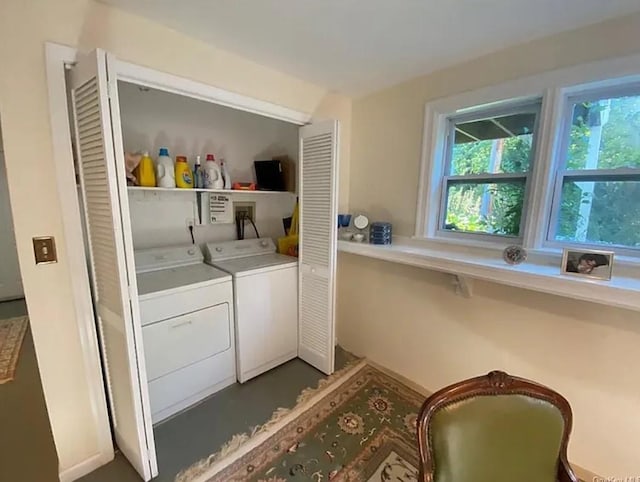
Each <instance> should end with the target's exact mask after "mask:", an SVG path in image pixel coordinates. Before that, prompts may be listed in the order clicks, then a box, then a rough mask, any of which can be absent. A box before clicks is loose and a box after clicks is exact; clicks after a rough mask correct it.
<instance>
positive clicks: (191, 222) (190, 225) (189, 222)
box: [184, 218, 195, 231]
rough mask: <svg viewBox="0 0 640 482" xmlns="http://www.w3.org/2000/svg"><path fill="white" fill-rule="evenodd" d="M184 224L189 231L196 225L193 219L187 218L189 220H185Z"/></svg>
mask: <svg viewBox="0 0 640 482" xmlns="http://www.w3.org/2000/svg"><path fill="white" fill-rule="evenodd" d="M184 222H185V226H186V227H187V231H188V230H189V229H191V228H192V227H193V225H194V224H195V222H194V220H193V218H187V219H185V221H184Z"/></svg>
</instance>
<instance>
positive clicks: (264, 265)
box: [205, 238, 298, 383]
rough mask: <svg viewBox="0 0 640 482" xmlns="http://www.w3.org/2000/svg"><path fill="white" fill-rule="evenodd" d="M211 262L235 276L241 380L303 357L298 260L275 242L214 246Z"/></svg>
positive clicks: (249, 241) (208, 255) (210, 250)
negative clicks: (300, 351) (300, 349)
mask: <svg viewBox="0 0 640 482" xmlns="http://www.w3.org/2000/svg"><path fill="white" fill-rule="evenodd" d="M205 256H206V259H207V263H210V264H211V265H213V266H215V267H217V268H220V269H221V270H224V271H226V272H227V273H230V274H231V275H232V276H233V287H234V298H235V303H234V307H235V326H236V364H237V374H238V381H239V382H240V383H244V382H246V381H247V380H249V379H251V378H253V377H255V376H257V375H260V374H261V373H264V372H266V371H267V370H270V369H272V368H274V367H276V366H278V365H281V364H282V363H284V362H286V361H289V360H291V359H292V358H295V357H297V356H298V259H297V258H293V257H291V256H285V255H282V254H277V253H276V246H275V244H274V242H273V240H272V239H270V238H260V239H245V240H240V241H228V242H222V243H209V244H207V248H206V249H205Z"/></svg>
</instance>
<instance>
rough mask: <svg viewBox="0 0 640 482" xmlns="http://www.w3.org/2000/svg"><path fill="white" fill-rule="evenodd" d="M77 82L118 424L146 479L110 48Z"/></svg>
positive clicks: (150, 449)
mask: <svg viewBox="0 0 640 482" xmlns="http://www.w3.org/2000/svg"><path fill="white" fill-rule="evenodd" d="M71 87H72V88H71V96H72V102H71V103H72V108H73V116H74V128H75V129H74V130H75V138H76V151H77V162H78V171H79V174H80V182H81V186H82V196H83V201H84V207H85V217H86V225H87V235H88V238H89V239H88V241H89V242H88V244H89V250H90V257H91V269H92V283H93V294H94V307H95V312H96V316H97V318H98V327H99V332H100V336H101V342H102V343H101V344H102V350H103V363H104V367H105V373H106V378H107V380H106V381H107V389H108V394H109V408H110V411H111V418H112V425H113V430H114V433H115V439H116V443H117V444H118V447H119V448H120V450H121V451H122V453H123V454H124V455H125V456H126V458H127V459H128V460H129V462H131V464H132V465H133V466H134V467H135V469H136V470H137V471H138V473H139V474H140V475H141V476H142V478H143V479H144V480H145V481H146V480H150V479H151V478H152V477H155V476H156V475H157V474H158V466H157V462H156V455H155V444H154V441H153V427H152V423H151V409H150V405H149V396H148V390H147V380H146V370H145V365H144V356H143V353H142V331H141V325H140V320H139V309H138V305H137V294H136V293H137V287H136V280H135V267H134V265H133V245H132V241H131V231H130V225H129V219H128V204H126V203H128V200H127V197H126V185H125V184H126V181H125V175H124V162H123V159H118V160H116V152H118V149H120V150H121V139H120V137H119V136H120V124H119V109H118V105H117V84H116V81H115V79H111V85H109V79H108V72H107V55H106V54H105V52H103V51H100V50H97V51H94V52H92V53H91V54H89V55H87V56H85V57H81V58H79V59H78V62H77V64H76V65H75V66H74V68H73V70H72V86H71ZM109 93H110V94H111V98H110V95H109ZM120 156H121V157H122V153H120ZM118 162H121V164H122V165H118Z"/></svg>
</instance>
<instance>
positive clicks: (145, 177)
mask: <svg viewBox="0 0 640 482" xmlns="http://www.w3.org/2000/svg"><path fill="white" fill-rule="evenodd" d="M136 179H137V180H138V186H142V187H156V172H155V166H154V165H153V159H151V157H149V153H148V152H145V153H144V154H143V155H142V159H140V164H138V167H137V168H136Z"/></svg>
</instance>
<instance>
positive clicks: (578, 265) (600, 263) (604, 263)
mask: <svg viewBox="0 0 640 482" xmlns="http://www.w3.org/2000/svg"><path fill="white" fill-rule="evenodd" d="M613 257H614V252H613V251H602V250H595V249H579V248H565V249H564V250H563V253H562V265H561V268H560V271H561V272H562V274H566V275H569V276H578V277H580V278H590V279H597V280H604V281H609V280H610V279H611V274H612V272H613Z"/></svg>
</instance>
